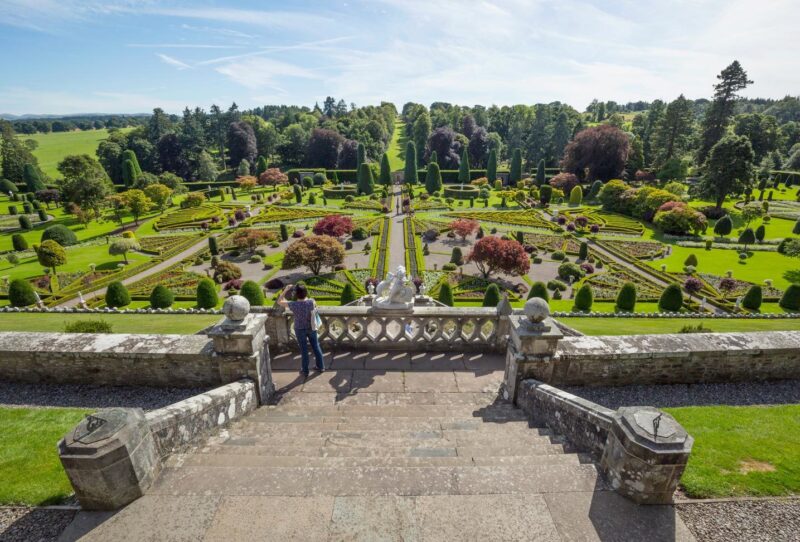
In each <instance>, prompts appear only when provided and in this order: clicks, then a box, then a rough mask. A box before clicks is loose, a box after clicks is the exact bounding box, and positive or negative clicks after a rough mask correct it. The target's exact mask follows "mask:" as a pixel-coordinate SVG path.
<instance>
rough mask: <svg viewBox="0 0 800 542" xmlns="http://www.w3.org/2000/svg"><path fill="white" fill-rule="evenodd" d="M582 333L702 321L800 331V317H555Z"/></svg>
mask: <svg viewBox="0 0 800 542" xmlns="http://www.w3.org/2000/svg"><path fill="white" fill-rule="evenodd" d="M558 320H559V322H563V323H564V324H566V325H568V326H569V327H571V328H574V329H577V330H578V331H580V332H581V333H585V334H586V335H644V334H649V333H677V332H678V331H680V329H681V328H682V327H683V326H686V325H691V326H696V325H699V324H703V327H704V328H707V329H709V330H711V331H713V332H716V333H726V332H735V331H800V318H786V319H779V320H744V319H730V320H728V319H713V318H630V319H621V318H586V317H577V318H574V317H573V318H569V317H567V318H559V319H558Z"/></svg>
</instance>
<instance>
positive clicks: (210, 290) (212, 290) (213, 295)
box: [197, 279, 219, 309]
mask: <svg viewBox="0 0 800 542" xmlns="http://www.w3.org/2000/svg"><path fill="white" fill-rule="evenodd" d="M218 302H219V298H218V297H217V286H216V285H215V284H214V282H213V281H212V280H211V279H202V280H201V281H200V282H199V283H198V284H197V307H198V308H200V309H213V308H214V307H216V306H217V303H218Z"/></svg>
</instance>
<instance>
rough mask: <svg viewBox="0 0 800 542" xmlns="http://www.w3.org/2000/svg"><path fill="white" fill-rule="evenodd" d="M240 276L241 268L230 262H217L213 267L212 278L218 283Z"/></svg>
mask: <svg viewBox="0 0 800 542" xmlns="http://www.w3.org/2000/svg"><path fill="white" fill-rule="evenodd" d="M241 277H242V269H241V268H240V267H239V266H238V265H236V264H235V263H231V262H219V263H218V264H217V267H216V268H215V269H214V280H215V281H217V282H218V283H220V284H221V283H223V282H228V281H231V280H234V279H238V278H241Z"/></svg>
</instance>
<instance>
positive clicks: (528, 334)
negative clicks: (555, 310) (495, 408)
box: [503, 297, 564, 402]
mask: <svg viewBox="0 0 800 542" xmlns="http://www.w3.org/2000/svg"><path fill="white" fill-rule="evenodd" d="M508 320H509V339H508V347H507V348H506V368H505V375H504V377H503V397H504V398H505V399H507V400H509V401H513V402H516V399H517V390H518V389H519V383H520V381H521V380H523V379H525V378H535V379H537V380H542V381H544V382H547V379H546V378H544V377H543V375H546V374H549V373H552V370H553V357H554V356H555V353H556V348H558V341H559V340H561V338H562V337H563V336H564V335H563V334H562V333H561V331H560V330H559V328H558V326H556V324H555V322H553V320H552V319H551V318H550V309H549V307H548V305H547V302H546V301H545V300H543V299H539V298H537V297H534V298H531V299H529V300H528V301H527V302H526V303H525V309H524V316H521V315H515V314H512V315H509V316H508Z"/></svg>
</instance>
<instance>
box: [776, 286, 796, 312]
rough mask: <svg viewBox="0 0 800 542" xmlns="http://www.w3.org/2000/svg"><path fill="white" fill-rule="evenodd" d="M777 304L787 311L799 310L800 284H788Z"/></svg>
mask: <svg viewBox="0 0 800 542" xmlns="http://www.w3.org/2000/svg"><path fill="white" fill-rule="evenodd" d="M778 304H779V305H780V306H781V308H782V309H785V310H787V311H797V310H800V284H790V285H789V287H788V288H786V291H785V292H783V296H781V300H780V301H779V302H778Z"/></svg>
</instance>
